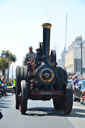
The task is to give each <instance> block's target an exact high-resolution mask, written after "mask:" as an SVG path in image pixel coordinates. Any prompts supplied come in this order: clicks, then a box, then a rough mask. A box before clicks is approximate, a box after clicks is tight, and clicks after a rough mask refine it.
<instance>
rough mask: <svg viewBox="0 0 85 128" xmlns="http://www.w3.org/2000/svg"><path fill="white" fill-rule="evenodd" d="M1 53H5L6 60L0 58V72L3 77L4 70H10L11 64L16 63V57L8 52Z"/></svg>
mask: <svg viewBox="0 0 85 128" xmlns="http://www.w3.org/2000/svg"><path fill="white" fill-rule="evenodd" d="M2 53H6V58H2V57H0V70H2V73H3V75H5V70H6V69H9V68H10V65H11V64H12V62H16V56H15V55H14V54H12V53H11V52H10V51H9V50H6V51H5V50H3V51H2ZM2 53H1V55H2Z"/></svg>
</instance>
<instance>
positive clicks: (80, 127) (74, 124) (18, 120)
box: [0, 94, 85, 128]
mask: <svg viewBox="0 0 85 128" xmlns="http://www.w3.org/2000/svg"><path fill="white" fill-rule="evenodd" d="M0 111H1V113H2V114H3V118H2V119H1V120H0V128H85V106H84V105H81V104H80V103H79V102H75V103H74V105H73V111H72V113H71V114H70V115H69V116H64V113H63V112H61V111H58V112H57V111H55V110H54V108H53V104H52V100H50V101H31V100H29V102H28V111H27V112H26V115H21V113H20V112H19V111H18V110H16V109H15V95H11V94H9V95H8V96H4V97H2V98H1V99H0Z"/></svg>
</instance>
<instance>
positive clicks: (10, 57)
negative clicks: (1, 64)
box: [2, 50, 16, 64]
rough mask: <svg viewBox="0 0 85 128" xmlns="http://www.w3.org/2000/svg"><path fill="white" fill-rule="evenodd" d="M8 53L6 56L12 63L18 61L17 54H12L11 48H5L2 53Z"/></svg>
mask: <svg viewBox="0 0 85 128" xmlns="http://www.w3.org/2000/svg"><path fill="white" fill-rule="evenodd" d="M3 52H4V53H6V58H8V59H9V62H10V64H11V63H12V62H16V56H15V55H14V54H12V53H11V52H10V51H9V50H6V51H5V50H3V51H2V53H3Z"/></svg>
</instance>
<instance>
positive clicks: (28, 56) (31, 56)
mask: <svg viewBox="0 0 85 128" xmlns="http://www.w3.org/2000/svg"><path fill="white" fill-rule="evenodd" d="M35 56H36V55H35V53H34V52H33V48H32V46H30V47H29V52H28V53H27V54H26V57H25V63H26V64H27V62H28V61H29V62H31V63H32V62H34V61H35Z"/></svg>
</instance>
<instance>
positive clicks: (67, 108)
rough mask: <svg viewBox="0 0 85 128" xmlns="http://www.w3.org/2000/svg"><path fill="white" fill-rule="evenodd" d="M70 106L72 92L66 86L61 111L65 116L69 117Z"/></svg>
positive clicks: (69, 87) (71, 104) (71, 103)
mask: <svg viewBox="0 0 85 128" xmlns="http://www.w3.org/2000/svg"><path fill="white" fill-rule="evenodd" d="M72 106H73V92H72V87H71V86H67V88H66V96H65V99H64V104H63V111H64V114H65V115H69V114H70V112H71V111H72Z"/></svg>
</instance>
